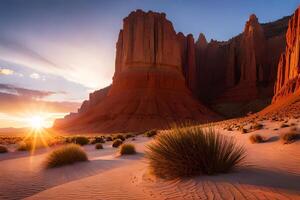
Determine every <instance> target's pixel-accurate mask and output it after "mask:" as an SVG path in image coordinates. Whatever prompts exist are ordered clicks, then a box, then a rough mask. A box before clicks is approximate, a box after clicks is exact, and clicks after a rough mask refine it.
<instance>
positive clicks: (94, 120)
mask: <svg viewBox="0 0 300 200" xmlns="http://www.w3.org/2000/svg"><path fill="white" fill-rule="evenodd" d="M187 43H189V44H191V45H193V44H194V41H193V39H192V38H191V37H190V38H189V37H188V39H187ZM187 49H188V50H189V49H191V51H192V48H190V47H189V45H187ZM190 55H192V52H191V54H190ZM186 62H188V63H189V65H194V66H195V64H193V62H195V59H194V58H193V57H190V58H189V57H187V60H186ZM181 66H182V57H181V49H180V43H179V42H178V37H177V34H176V32H175V31H174V28H173V26H172V23H171V22H170V21H168V20H167V19H166V15H165V14H159V13H155V12H151V11H149V12H147V13H146V12H143V11H141V10H137V11H135V12H132V13H130V15H129V16H128V17H126V18H125V19H124V24H123V29H122V30H121V31H120V33H119V38H118V41H117V44H116V63H115V74H114V77H113V83H112V85H111V86H110V88H109V89H107V91H105V94H104V93H103V92H102V93H101V94H104V97H103V96H102V95H99V94H97V95H95V94H93V95H91V96H90V100H89V101H87V102H85V103H84V104H83V106H82V108H80V109H79V112H78V113H76V114H72V116H69V117H66V118H65V119H62V120H57V121H56V122H55V124H54V127H55V128H56V129H60V130H64V131H71V132H81V131H91V132H122V131H143V130H148V129H153V128H167V127H168V126H169V125H171V124H172V123H175V122H179V123H180V122H184V121H196V122H198V123H199V122H200V123H201V122H207V121H212V120H215V119H218V118H219V117H218V116H217V115H216V114H214V113H213V112H212V111H210V110H209V109H207V108H206V107H205V106H203V105H201V104H200V103H199V102H198V101H197V100H196V99H194V98H193V96H192V93H191V92H190V91H189V90H188V88H187V86H186V80H185V78H184V76H183V72H182V67H181ZM190 70H195V69H192V68H190ZM194 74H195V73H191V71H189V74H187V75H188V76H189V77H192V76H193V75H194ZM193 80H195V79H194V78H192V79H191V82H187V84H188V85H192V84H193V82H192V81H193ZM94 96H97V98H95V97H94ZM100 96H101V97H100ZM95 99H98V100H96V102H95V101H94V100H95ZM91 105H92V106H91Z"/></svg>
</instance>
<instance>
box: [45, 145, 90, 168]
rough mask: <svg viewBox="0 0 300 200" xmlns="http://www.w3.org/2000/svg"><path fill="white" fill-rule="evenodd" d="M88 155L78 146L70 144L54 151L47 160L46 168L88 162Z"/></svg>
mask: <svg viewBox="0 0 300 200" xmlns="http://www.w3.org/2000/svg"><path fill="white" fill-rule="evenodd" d="M87 160H88V158H87V155H86V153H85V152H84V150H83V149H82V148H81V147H80V146H79V145H77V144H68V145H65V146H62V147H60V148H58V149H55V150H53V151H52V152H51V153H50V154H49V155H48V156H47V158H46V162H45V164H46V167H47V168H53V167H59V166H63V165H69V164H73V163H76V162H83V161H87Z"/></svg>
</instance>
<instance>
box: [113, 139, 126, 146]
mask: <svg viewBox="0 0 300 200" xmlns="http://www.w3.org/2000/svg"><path fill="white" fill-rule="evenodd" d="M122 143H123V141H122V140H120V139H115V140H114V141H113V143H112V147H114V148H118V147H119V146H120V145H121V144H122Z"/></svg>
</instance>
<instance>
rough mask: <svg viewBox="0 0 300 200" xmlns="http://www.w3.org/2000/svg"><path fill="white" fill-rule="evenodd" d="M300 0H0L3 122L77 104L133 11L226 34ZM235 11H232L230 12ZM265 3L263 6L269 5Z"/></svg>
mask: <svg viewBox="0 0 300 200" xmlns="http://www.w3.org/2000/svg"><path fill="white" fill-rule="evenodd" d="M299 3H300V0H290V1H289V3H288V4H287V3H286V2H285V1H272V3H271V2H268V6H267V7H266V4H265V3H264V1H259V0H253V1H242V0H229V1H226V2H225V1H224V2H223V1H211V0H210V1H207V0H201V1H188V2H187V1H182V0H175V1H174V0H165V1H160V0H131V1H125V0H113V1H101V0H72V1H63V0H43V1H40V0H26V1H19V0H2V1H1V2H0V27H1V29H0V128H3V127H23V126H27V125H28V123H26V119H27V118H28V117H29V116H32V115H42V116H43V117H44V118H45V120H46V121H47V123H46V124H47V126H51V124H52V122H53V120H54V119H55V118H57V117H61V116H64V115H65V114H66V113H68V112H73V111H76V110H77V108H78V107H79V106H80V103H81V102H82V101H83V100H84V99H87V98H88V94H89V93H90V92H92V91H94V90H96V89H100V88H103V87H106V86H108V85H109V84H110V83H111V82H112V76H113V73H114V60H115V43H116V41H117V37H118V33H119V30H120V29H121V27H122V19H123V18H124V17H125V16H127V15H128V14H129V13H130V12H131V11H132V10H136V9H138V8H140V9H143V10H146V11H147V10H154V11H158V12H165V13H167V17H168V19H170V20H171V21H172V22H173V25H174V27H175V29H176V31H182V32H184V33H185V34H187V33H193V34H194V36H195V38H197V36H198V34H199V33H200V32H203V33H204V34H205V35H206V37H207V39H208V40H210V39H211V38H214V39H217V40H227V39H229V38H231V37H232V36H234V35H237V34H239V33H240V31H241V30H243V27H244V24H245V21H246V20H247V19H248V17H249V15H250V14H251V13H256V15H257V16H258V18H259V20H260V21H261V22H268V21H273V20H276V19H279V18H281V17H282V16H284V15H288V14H291V13H292V12H293V11H294V9H295V8H296V7H297V5H298V4H299ZM233 10H234V12H232V11H233ZM266 10H268V12H266Z"/></svg>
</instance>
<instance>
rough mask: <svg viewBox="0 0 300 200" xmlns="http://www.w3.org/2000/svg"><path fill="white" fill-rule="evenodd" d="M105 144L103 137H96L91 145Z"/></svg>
mask: <svg viewBox="0 0 300 200" xmlns="http://www.w3.org/2000/svg"><path fill="white" fill-rule="evenodd" d="M97 143H105V140H104V137H99V136H96V137H94V138H93V139H92V141H91V144H97Z"/></svg>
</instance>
